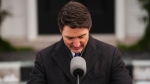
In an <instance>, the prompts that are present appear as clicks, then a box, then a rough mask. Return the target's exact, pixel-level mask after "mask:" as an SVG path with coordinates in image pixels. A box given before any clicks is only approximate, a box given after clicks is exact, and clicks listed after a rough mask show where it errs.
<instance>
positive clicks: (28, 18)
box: [0, 0, 150, 84]
mask: <svg viewBox="0 0 150 84" xmlns="http://www.w3.org/2000/svg"><path fill="white" fill-rule="evenodd" d="M67 1H69V0H2V9H4V10H7V11H9V12H10V13H11V16H7V17H6V19H5V20H4V22H3V24H2V27H1V35H2V37H3V38H4V39H7V40H9V41H10V42H11V43H12V44H14V45H16V46H32V47H34V48H35V49H37V50H40V49H42V48H44V47H46V46H48V45H51V44H52V43H54V42H56V41H58V40H59V39H60V38H61V35H60V33H59V29H58V26H57V15H58V12H59V10H60V8H61V7H62V6H63V5H64V4H65V3H66V2H67ZM77 1H80V2H81V3H83V4H84V5H85V6H87V8H88V9H89V11H90V12H91V16H92V20H93V26H92V29H91V34H93V37H95V38H97V39H99V40H101V41H104V42H106V43H109V44H112V45H116V41H117V40H119V41H121V42H124V43H126V44H132V43H134V42H136V41H137V40H139V39H140V38H141V37H142V35H143V33H144V31H145V27H146V24H145V23H144V22H143V21H142V18H143V16H145V15H147V13H146V11H145V10H143V9H142V8H141V7H140V3H139V2H138V0H77ZM29 54H30V53H29ZM29 54H27V53H26V54H25V55H26V56H25V55H22V57H26V59H25V58H18V59H17V57H15V58H7V59H8V60H10V59H11V60H10V61H12V60H15V61H16V60H17V61H19V60H20V61H21V62H19V63H18V62H17V63H15V64H14V65H15V67H16V68H15V67H13V68H14V69H10V71H9V70H8V71H7V72H12V73H14V72H13V71H15V70H18V68H20V67H21V68H20V69H19V70H20V71H19V72H18V73H19V76H18V73H17V72H15V74H14V75H12V74H11V73H9V74H7V73H6V74H7V75H8V76H9V77H12V78H14V79H15V80H16V81H20V80H21V81H25V82H26V81H27V79H28V78H29V72H30V71H31V68H32V66H33V61H34V56H35V53H32V54H31V55H32V56H33V55H34V56H33V57H29V56H30V55H29ZM9 55H13V54H11V53H10V54H9ZM14 56H15V55H14ZM27 56H28V57H29V58H30V59H32V60H28V61H26V60H27V59H28V58H27ZM143 62H144V61H136V60H135V61H133V62H131V63H130V65H131V64H133V65H134V66H135V67H133V66H128V67H129V68H130V67H131V68H132V71H133V72H132V73H131V75H132V76H133V78H134V79H135V80H136V81H140V82H136V84H149V80H150V76H149V75H142V76H141V74H140V73H142V72H145V73H144V74H149V71H150V62H149V60H148V61H146V64H142V63H143ZM0 64H1V63H0ZM2 64H3V63H2ZM9 64H12V63H11V62H10V63H6V64H5V63H4V64H3V65H9ZM16 64H17V66H16ZM143 65H144V66H143ZM7 68H9V67H6V69H7ZM133 68H134V69H133ZM0 70H1V71H5V68H4V69H0ZM139 72H140V73H139ZM16 74H17V75H16ZM9 77H6V78H7V79H9ZM19 77H20V80H18V79H17V78H19ZM142 77H145V79H142ZM141 80H142V81H144V82H141ZM145 80H148V82H145ZM1 81H2V79H1V78H0V82H1ZM10 84H12V83H10ZM22 84H23V83H22Z"/></svg>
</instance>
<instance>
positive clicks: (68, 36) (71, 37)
mask: <svg viewBox="0 0 150 84" xmlns="http://www.w3.org/2000/svg"><path fill="white" fill-rule="evenodd" d="M84 35H86V33H85V34H82V35H80V36H77V37H78V38H79V37H82V36H84ZM65 37H67V38H75V37H71V36H65Z"/></svg>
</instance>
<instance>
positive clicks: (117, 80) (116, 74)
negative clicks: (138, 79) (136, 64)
mask: <svg viewBox="0 0 150 84" xmlns="http://www.w3.org/2000/svg"><path fill="white" fill-rule="evenodd" d="M111 67H112V68H111V78H110V79H111V80H110V82H111V84H133V83H132V79H131V77H130V75H129V71H128V70H127V69H126V67H125V63H124V62H123V60H122V57H121V53H120V51H119V50H118V49H115V51H114V54H113V60H112V65H111Z"/></svg>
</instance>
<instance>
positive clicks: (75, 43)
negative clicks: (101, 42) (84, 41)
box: [73, 39, 80, 47]
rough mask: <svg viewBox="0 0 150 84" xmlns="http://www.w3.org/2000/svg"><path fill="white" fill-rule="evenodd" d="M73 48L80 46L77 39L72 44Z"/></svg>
mask: <svg viewBox="0 0 150 84" xmlns="http://www.w3.org/2000/svg"><path fill="white" fill-rule="evenodd" d="M73 46H74V47H79V46H80V40H79V39H75V40H74V42H73Z"/></svg>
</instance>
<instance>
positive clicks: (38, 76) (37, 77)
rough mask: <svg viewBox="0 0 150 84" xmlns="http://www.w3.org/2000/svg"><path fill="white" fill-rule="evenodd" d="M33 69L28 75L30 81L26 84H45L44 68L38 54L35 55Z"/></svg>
mask: <svg viewBox="0 0 150 84" xmlns="http://www.w3.org/2000/svg"><path fill="white" fill-rule="evenodd" d="M34 64H35V65H34V67H33V69H32V71H31V73H30V79H29V81H28V82H27V84H47V83H46V76H45V68H44V66H43V62H42V58H41V55H40V53H37V55H36V60H35V62H34Z"/></svg>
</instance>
